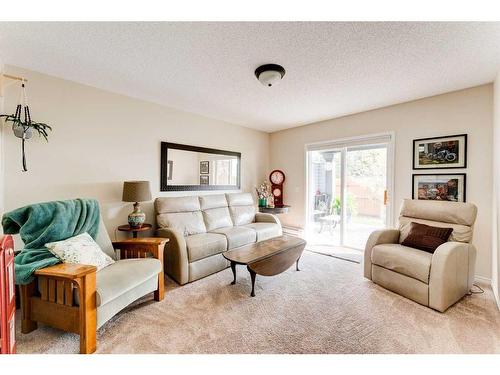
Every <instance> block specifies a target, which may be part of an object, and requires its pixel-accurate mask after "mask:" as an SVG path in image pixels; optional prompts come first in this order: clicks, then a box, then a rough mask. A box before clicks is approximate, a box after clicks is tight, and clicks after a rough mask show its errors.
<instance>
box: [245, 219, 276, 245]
mask: <svg viewBox="0 0 500 375" xmlns="http://www.w3.org/2000/svg"><path fill="white" fill-rule="evenodd" d="M244 227H246V228H252V229H253V230H254V231H256V232H257V241H258V242H260V241H264V240H267V239H269V238H273V237H279V236H281V235H282V234H283V233H282V231H281V225H279V224H276V223H252V224H246V225H244Z"/></svg>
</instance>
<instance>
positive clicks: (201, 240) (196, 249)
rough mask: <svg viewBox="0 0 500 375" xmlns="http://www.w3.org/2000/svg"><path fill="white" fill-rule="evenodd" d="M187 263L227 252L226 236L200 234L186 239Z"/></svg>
mask: <svg viewBox="0 0 500 375" xmlns="http://www.w3.org/2000/svg"><path fill="white" fill-rule="evenodd" d="M186 246H187V253H188V259H189V262H195V261H197V260H200V259H203V258H206V257H209V256H211V255H215V254H220V253H222V252H224V251H226V250H227V240H226V236H224V235H223V234H218V233H200V234H194V235H192V236H187V237H186Z"/></svg>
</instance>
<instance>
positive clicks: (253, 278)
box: [247, 266, 256, 297]
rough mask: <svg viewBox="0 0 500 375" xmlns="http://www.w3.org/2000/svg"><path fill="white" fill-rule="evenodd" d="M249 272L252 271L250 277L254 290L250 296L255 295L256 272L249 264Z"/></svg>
mask: <svg viewBox="0 0 500 375" xmlns="http://www.w3.org/2000/svg"><path fill="white" fill-rule="evenodd" d="M247 270H248V272H250V278H251V279H252V292H251V293H250V297H255V276H256V273H255V272H254V271H252V270H251V269H250V267H248V266H247Z"/></svg>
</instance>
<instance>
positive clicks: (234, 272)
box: [231, 262, 236, 285]
mask: <svg viewBox="0 0 500 375" xmlns="http://www.w3.org/2000/svg"><path fill="white" fill-rule="evenodd" d="M231 271H233V282H232V283H231V285H234V284H236V263H234V262H231Z"/></svg>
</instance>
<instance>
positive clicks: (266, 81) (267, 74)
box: [255, 64, 285, 87]
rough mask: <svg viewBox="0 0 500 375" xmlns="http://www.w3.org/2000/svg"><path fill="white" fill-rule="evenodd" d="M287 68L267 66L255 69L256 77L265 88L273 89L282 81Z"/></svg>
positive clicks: (274, 65)
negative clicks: (272, 87)
mask: <svg viewBox="0 0 500 375" xmlns="http://www.w3.org/2000/svg"><path fill="white" fill-rule="evenodd" d="M284 75H285V68H283V67H282V66H281V65H278V64H265V65H261V66H259V67H258V68H257V69H255V76H256V77H257V79H258V80H259V82H260V83H262V84H263V85H264V86H267V87H271V86H274V85H276V84H277V83H279V82H280V81H281V79H282V78H283V76H284Z"/></svg>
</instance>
